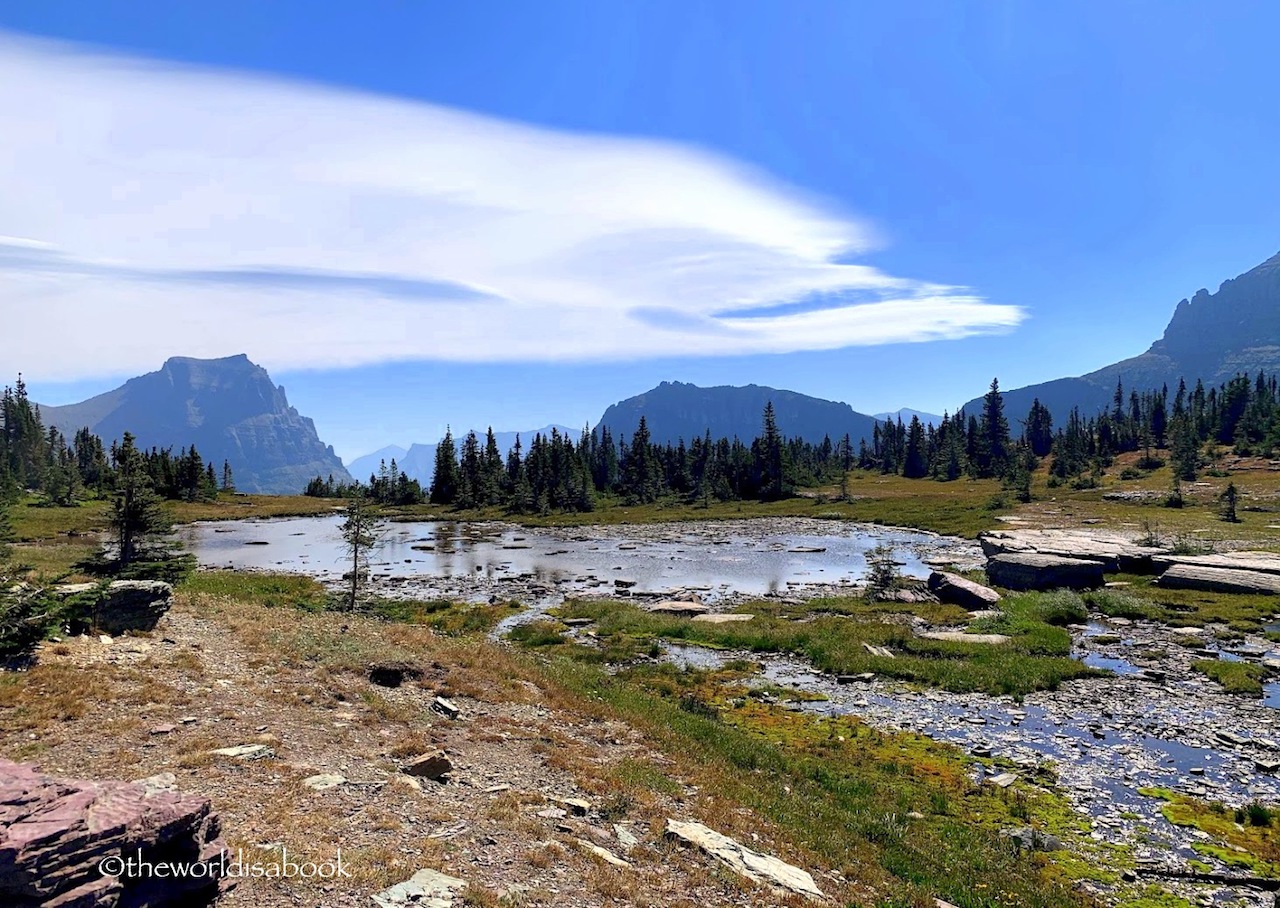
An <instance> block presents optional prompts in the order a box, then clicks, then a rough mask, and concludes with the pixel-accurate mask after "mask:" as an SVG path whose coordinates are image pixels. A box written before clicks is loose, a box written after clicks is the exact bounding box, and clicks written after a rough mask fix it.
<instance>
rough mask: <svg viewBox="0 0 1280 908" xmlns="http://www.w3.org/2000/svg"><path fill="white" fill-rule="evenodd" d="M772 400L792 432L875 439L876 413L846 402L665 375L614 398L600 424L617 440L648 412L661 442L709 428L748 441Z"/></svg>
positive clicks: (715, 434)
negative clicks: (646, 388) (641, 389)
mask: <svg viewBox="0 0 1280 908" xmlns="http://www.w3.org/2000/svg"><path fill="white" fill-rule="evenodd" d="M770 401H772V402H773V409H774V413H775V414H776V416H777V420H778V428H779V429H780V430H781V432H782V434H783V435H785V436H786V437H788V438H804V439H806V440H807V441H812V442H820V441H822V438H823V436H824V435H830V436H831V440H832V442H838V441H839V440H840V439H841V438H842V437H843V436H844V435H845V433H848V435H849V438H850V440H852V442H853V444H854V447H857V444H858V441H859V440H860V439H863V438H866V439H867V440H868V442H869V441H870V440H871V432H872V429H873V428H874V426H875V422H876V421H875V419H874V418H872V417H870V416H867V415H866V414H864V413H858V412H856V411H855V410H854V409H853V408H852V407H850V406H849V405H848V404H842V403H836V402H835V401H830V400H822V399H820V398H817V397H808V396H806V395H804V394H797V393H796V392H795V391H779V390H778V389H776V388H764V387H761V386H760V385H747V386H746V387H744V388H738V387H733V386H731V385H720V386H718V387H714V388H700V387H698V386H697V385H688V384H684V383H682V382H678V381H677V382H665V381H664V382H663V383H662V384H660V385H658V387H656V388H654V389H653V390H652V391H646V392H645V393H644V394H640V395H637V396H636V397H629V398H627V399H626V400H624V401H621V402H619V403H616V404H614V405H613V406H611V407H609V409H607V410H605V411H604V416H602V417H601V418H600V423H599V427H605V426H607V427H608V428H609V431H610V432H612V433H613V437H614V440H615V441H616V440H620V439H622V438H624V437H625V438H628V439H629V438H630V437H631V435H632V434H633V433H634V432H635V430H636V427H637V426H638V425H639V424H640V417H641V416H644V418H645V425H646V426H648V429H649V434H650V435H651V436H652V437H653V440H654V441H655V442H656V443H658V444H666V443H668V442H670V443H672V444H674V443H676V442H677V441H679V440H680V439H681V438H683V439H684V440H685V442H686V443H688V442H690V441H692V440H693V439H695V438H701V437H702V436H703V435H704V434H705V433H706V432H707V431H708V430H710V432H711V437H712V438H722V437H724V438H733V437H735V436H736V437H738V438H740V439H742V440H743V441H745V442H749V441H750V440H751V439H753V438H755V437H757V436H758V435H760V433H761V431H762V430H763V427H764V421H763V414H764V407H765V404H767V403H769V402H770Z"/></svg>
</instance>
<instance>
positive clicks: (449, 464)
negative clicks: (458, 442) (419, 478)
mask: <svg viewBox="0 0 1280 908" xmlns="http://www.w3.org/2000/svg"><path fill="white" fill-rule="evenodd" d="M457 500H458V449H457V447H456V446H455V445H454V442H453V433H452V432H451V431H450V430H449V428H448V427H445V432H444V438H443V439H441V441H440V445H439V446H438V447H437V448H436V468H435V473H434V474H433V476H432V478H431V503H432V504H453V503H455V502H456V501H457Z"/></svg>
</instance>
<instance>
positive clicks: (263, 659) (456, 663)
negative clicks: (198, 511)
mask: <svg viewBox="0 0 1280 908" xmlns="http://www.w3.org/2000/svg"><path fill="white" fill-rule="evenodd" d="M379 656H391V657H408V658H410V659H412V660H414V661H416V662H417V664H418V665H420V666H421V667H422V668H423V670H424V675H423V677H422V678H421V679H420V680H419V681H418V682H411V683H407V684H405V685H403V686H401V687H399V688H385V687H379V686H376V685H374V684H372V683H371V682H369V681H368V680H367V678H366V677H365V673H364V667H365V666H366V665H367V664H368V662H369V661H370V660H371V659H373V658H376V657H379ZM438 694H443V695H447V696H448V697H449V698H450V700H451V701H452V702H453V703H455V704H456V705H457V706H458V708H459V710H460V715H459V718H457V719H449V718H446V717H445V716H444V715H442V714H441V713H439V712H438V711H436V710H435V709H433V707H432V704H433V702H434V700H435V697H436V696H437V695H438ZM0 716H2V717H3V721H0V754H3V755H5V756H6V757H9V758H12V759H17V760H24V761H34V762H36V763H38V764H39V765H40V766H41V767H42V768H43V769H44V770H46V771H48V772H50V773H53V774H58V775H66V776H73V777H80V778H103V779H138V778H142V777H146V776H151V775H154V774H157V773H162V772H173V773H174V774H175V775H176V776H177V785H178V787H179V788H180V789H181V790H182V791H184V792H185V791H189V792H193V793H199V794H202V795H205V796H207V797H210V798H211V799H212V801H213V807H214V809H215V810H216V811H217V812H218V813H219V814H220V816H221V819H222V824H223V828H224V830H225V834H226V838H227V839H228V841H229V843H230V845H231V847H232V848H233V849H243V851H244V852H245V857H246V859H247V860H270V859H271V858H272V857H273V856H277V855H279V853H280V851H281V849H286V848H287V849H288V852H289V856H290V857H291V858H294V859H300V860H314V861H325V860H330V859H332V858H333V857H334V856H335V855H336V851H337V849H338V848H339V847H341V849H342V857H343V861H344V864H345V865H346V866H347V867H348V868H349V871H350V872H351V874H352V877H351V878H350V879H348V880H342V881H337V882H325V883H320V882H313V881H305V882H299V881H281V880H267V879H251V880H246V881H242V882H241V883H240V885H239V886H238V887H236V888H235V889H234V890H233V891H232V892H231V893H230V894H229V895H227V896H226V897H225V898H224V899H223V902H222V903H221V904H224V905H225V906H228V908H231V906H255V908H257V906H268V908H270V906H286V905H288V906H295V905H299V904H302V905H325V906H343V905H352V906H354V905H360V906H365V905H369V904H370V896H371V895H372V894H373V893H375V892H377V891H379V890H381V889H383V888H385V887H387V886H389V885H391V884H394V883H397V882H400V881H402V880H405V879H407V878H409V877H410V876H411V875H412V874H413V873H414V872H415V871H417V870H418V869H420V868H424V867H427V868H432V869H435V870H439V871H442V872H444V873H446V874H448V875H450V876H454V877H458V878H460V879H462V880H464V881H465V882H466V883H467V884H468V888H467V889H465V890H463V891H462V892H461V893H460V894H459V896H458V898H457V904H469V905H496V904H498V900H499V898H500V897H505V898H506V901H505V902H504V903H503V904H510V905H557V906H559V905H568V906H595V905H608V904H636V905H674V906H680V905H684V906H695V905H699V906H701V905H752V904H763V903H764V902H767V903H769V904H791V900H794V901H795V902H796V903H797V904H799V903H800V901H799V900H800V897H799V896H787V897H784V896H780V895H776V894H774V893H773V892H772V891H769V890H766V889H761V888H759V887H755V886H753V885H752V884H750V883H744V882H742V881H741V880H739V879H738V878H737V877H734V876H733V875H732V874H729V873H727V872H725V871H724V870H723V869H720V868H718V867H717V866H715V864H714V861H712V860H710V859H708V858H707V857H706V856H705V855H700V854H698V853H696V852H693V851H690V850H686V849H683V848H681V847H680V846H678V845H676V844H673V843H670V842H668V841H666V840H664V839H663V837H662V832H663V829H664V826H665V823H666V820H667V818H668V817H674V818H678V819H681V820H700V821H702V822H706V823H707V824H708V825H710V826H712V827H714V828H716V829H718V830H720V831H722V832H725V833H727V834H729V835H733V836H736V837H738V838H739V839H742V840H745V841H747V842H749V843H751V845H752V846H753V847H754V848H756V849H758V850H760V851H770V852H771V853H774V854H778V855H780V856H781V857H784V858H787V859H788V860H790V861H792V862H793V863H796V864H799V865H801V866H804V867H806V868H807V869H808V870H810V871H812V872H813V874H814V876H815V878H817V880H818V882H819V884H820V885H821V886H822V888H823V889H824V890H825V891H827V892H829V893H834V894H837V895H841V894H850V890H849V889H848V887H847V886H845V885H844V884H843V883H842V882H841V881H839V880H836V879H832V878H830V877H828V876H824V874H823V871H822V868H821V867H820V866H815V863H814V861H813V858H812V855H808V854H804V853H802V852H801V853H797V852H796V851H795V849H794V848H788V847H787V846H786V845H785V844H783V843H781V842H779V841H775V840H774V838H773V836H772V835H771V832H770V827H769V825H768V824H767V823H766V822H764V821H762V820H761V819H760V818H759V817H756V816H753V815H752V814H751V813H750V812H749V811H743V810H738V809H735V810H733V811H724V810H723V809H722V808H719V807H717V806H716V805H715V804H714V801H713V799H712V798H710V797H707V796H704V794H703V793H702V792H701V791H699V789H698V788H697V787H696V786H695V785H693V784H690V782H689V780H686V779H681V778H671V777H669V773H670V771H671V769H672V766H673V764H672V762H671V761H670V759H669V758H668V757H667V756H665V755H664V754H662V753H660V752H658V751H656V750H654V749H653V748H652V747H651V746H650V745H649V744H648V743H647V742H646V741H645V740H644V738H643V737H642V736H641V735H640V734H638V733H637V732H635V731H633V730H632V729H631V728H629V727H627V726H626V725H623V724H621V723H619V722H616V721H611V720H610V719H609V718H608V717H607V716H602V715H599V714H594V713H593V712H592V711H591V709H590V706H589V704H583V703H581V702H571V701H570V700H568V699H566V695H564V694H563V693H561V692H558V691H557V689H556V688H555V685H554V684H552V683H549V682H547V680H546V679H544V678H539V677H537V676H535V675H531V674H529V673H528V671H527V670H526V669H521V668H519V667H518V663H517V662H516V661H514V660H511V659H510V658H508V657H507V655H506V653H505V651H504V649H503V648H502V647H499V646H494V645H489V644H482V643H477V642H475V641H465V642H453V641H449V640H445V639H443V638H440V637H437V636H435V635H434V634H432V633H431V632H430V631H429V630H427V629H425V628H415V627H407V626H403V625H394V624H380V623H375V622H370V621H366V620H364V619H361V618H356V617H351V616H343V615H335V614H324V615H306V614H303V613H299V612H296V611H292V610H284V609H280V610H270V609H263V608H261V607H256V606H248V605H241V604H236V603H232V602H229V601H213V600H202V601H197V602H193V601H192V600H191V598H190V597H187V596H179V597H178V598H177V600H176V604H175V607H174V609H173V610H172V611H171V612H170V614H169V615H168V616H167V617H166V618H165V619H164V620H163V621H162V622H161V624H160V626H159V627H158V629H157V630H156V632H155V633H154V634H153V635H151V636H149V637H122V638H116V639H114V640H111V641H110V642H106V641H104V640H102V639H99V638H97V637H92V638H75V639H71V640H66V641H62V642H56V643H50V644H45V645H44V646H43V647H42V649H41V650H40V651H39V653H38V654H37V659H36V662H35V664H34V666H33V667H31V668H30V669H29V670H27V671H25V672H22V673H18V674H10V675H7V676H5V677H3V678H0ZM246 744H260V745H264V746H265V748H266V750H267V751H268V752H269V753H270V756H267V757H265V758H261V759H237V758H234V757H228V756H218V755H213V754H211V751H213V750H215V749H220V748H226V747H233V746H237V745H246ZM433 748H439V749H441V750H443V751H444V752H445V754H446V755H447V756H448V758H449V760H450V762H451V763H452V765H453V771H452V772H451V773H450V775H449V776H448V777H447V780H446V781H444V782H443V783H442V782H435V781H430V780H429V779H412V778H410V777H408V776H405V775H403V774H401V773H399V772H398V771H397V770H398V769H399V768H400V767H401V766H402V765H403V764H404V763H405V762H406V761H407V760H409V759H411V758H413V757H414V756H416V755H418V754H421V753H423V752H427V751H430V750H432V749H433ZM317 775H329V776H338V777H341V778H342V779H344V780H346V781H345V782H343V783H342V784H338V785H336V786H335V787H330V788H326V789H324V790H313V789H312V788H309V787H307V785H304V780H305V779H309V778H311V777H313V776H317ZM330 781H332V780H330ZM557 798H569V799H580V800H581V801H583V802H585V804H586V806H585V808H584V807H582V806H581V805H575V804H566V803H562V802H560V801H557V800H556V799H557ZM632 837H634V839H635V840H637V841H638V844H635V845H633V846H632V847H628V845H627V843H628V842H630V841H631V838H632ZM591 846H595V847H596V848H599V849H604V850H605V851H607V852H609V853H610V854H612V855H613V856H615V857H617V858H620V859H624V860H626V861H627V862H629V863H630V864H631V865H632V866H630V867H620V866H614V865H612V864H611V863H610V862H608V860H607V859H605V858H604V857H603V856H602V855H600V853H599V852H594V853H593V849H592V847H591ZM762 899H763V900H764V901H762Z"/></svg>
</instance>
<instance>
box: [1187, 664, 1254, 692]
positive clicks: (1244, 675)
mask: <svg viewBox="0 0 1280 908" xmlns="http://www.w3.org/2000/svg"><path fill="white" fill-rule="evenodd" d="M1191 668H1192V669H1194V670H1195V671H1198V672H1199V673H1200V674H1202V675H1205V676H1206V677H1209V678H1211V679H1213V680H1214V681H1217V682H1218V683H1219V684H1221V685H1222V689H1223V690H1225V691H1226V692H1227V693H1229V694H1239V695H1241V696H1243V697H1261V696H1262V679H1263V678H1265V677H1266V676H1267V670H1266V669H1265V668H1263V667H1262V666H1261V665H1254V664H1253V663H1252V662H1223V661H1219V660H1218V659H1197V660H1196V661H1195V662H1192V663H1191Z"/></svg>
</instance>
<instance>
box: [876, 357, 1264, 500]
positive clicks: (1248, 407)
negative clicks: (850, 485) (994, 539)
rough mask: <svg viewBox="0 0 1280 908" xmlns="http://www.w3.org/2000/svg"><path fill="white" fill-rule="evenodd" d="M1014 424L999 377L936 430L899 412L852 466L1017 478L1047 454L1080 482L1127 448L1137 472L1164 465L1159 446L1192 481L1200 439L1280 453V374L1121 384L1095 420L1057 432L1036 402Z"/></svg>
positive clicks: (1058, 469) (1069, 422) (1054, 469)
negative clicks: (1208, 383) (1153, 385)
mask: <svg viewBox="0 0 1280 908" xmlns="http://www.w3.org/2000/svg"><path fill="white" fill-rule="evenodd" d="M1018 425H1019V430H1018V432H1017V433H1016V435H1015V434H1014V433H1013V432H1012V431H1011V429H1010V426H1009V422H1008V419H1007V418H1006V417H1005V414H1004V403H1003V399H1002V397H1001V396H1000V386H999V382H998V381H992V383H991V387H990V389H989V390H988V392H987V394H986V396H985V397H984V398H983V402H982V407H981V412H980V413H976V414H966V413H965V411H964V410H963V409H961V410H960V411H959V412H958V413H956V414H955V415H944V416H943V417H942V421H941V424H940V425H938V426H936V427H935V426H924V425H922V424H921V422H920V420H919V419H918V418H916V417H912V419H911V422H910V424H908V425H905V426H904V425H903V422H902V420H901V418H899V419H898V421H897V422H896V423H885V424H882V425H878V426H877V427H876V429H875V431H874V433H873V435H872V439H871V443H870V444H869V445H868V444H866V443H865V442H864V443H863V444H862V445H860V446H859V450H858V457H857V463H858V466H859V467H860V468H862V469H865V470H879V471H880V472H882V473H899V474H901V475H903V476H907V477H909V478H924V477H931V478H934V479H941V480H952V479H959V478H960V477H961V476H971V477H978V478H989V477H995V478H1002V479H1006V480H1010V481H1012V482H1014V483H1015V484H1022V483H1024V482H1025V478H1026V475H1027V474H1028V472H1029V471H1030V470H1033V469H1035V466H1036V464H1037V462H1038V461H1039V460H1040V459H1042V458H1045V457H1052V461H1051V463H1050V476H1051V479H1050V481H1051V482H1061V481H1064V480H1077V481H1083V477H1085V476H1086V474H1090V475H1092V474H1096V473H1098V472H1100V471H1101V470H1103V469H1105V468H1106V467H1108V466H1110V465H1111V464H1112V462H1113V461H1114V459H1115V457H1116V455H1118V454H1123V453H1126V452H1132V451H1143V452H1144V456H1143V457H1142V458H1141V459H1140V460H1139V462H1138V466H1139V467H1140V468H1155V467H1158V466H1161V465H1163V463H1164V461H1163V459H1162V458H1160V457H1159V456H1157V454H1156V453H1155V452H1156V451H1157V450H1166V451H1167V452H1168V456H1169V458H1170V460H1171V461H1172V463H1173V467H1174V472H1175V474H1176V475H1177V476H1178V477H1179V478H1180V479H1183V480H1191V479H1195V478H1196V475H1197V473H1198V471H1199V470H1200V469H1201V468H1202V467H1203V466H1204V454H1203V452H1204V449H1205V446H1206V445H1222V446H1228V447H1230V448H1231V449H1232V450H1233V451H1234V452H1235V453H1237V454H1241V455H1249V454H1266V455H1270V454H1273V453H1275V452H1276V451H1277V450H1280V393H1278V392H1277V378H1276V376H1274V375H1272V376H1267V375H1266V374H1264V373H1261V372H1260V373H1258V375H1257V376H1255V377H1252V378H1251V377H1249V376H1247V375H1237V376H1236V377H1234V378H1232V379H1231V380H1229V381H1227V382H1224V383H1223V384H1221V385H1219V386H1218V387H1216V388H1208V389H1206V388H1205V386H1204V383H1203V382H1201V381H1197V382H1196V384H1195V387H1194V388H1193V389H1190V390H1188V388H1187V385H1186V383H1185V381H1183V382H1179V384H1178V388H1177V390H1176V391H1175V392H1174V393H1173V395H1172V399H1171V397H1170V393H1169V389H1168V387H1167V386H1165V387H1161V388H1160V389H1158V390H1151V391H1144V392H1138V391H1130V392H1128V393H1127V394H1126V392H1125V388H1124V385H1123V383H1122V382H1117V384H1116V391H1115V395H1114V397H1113V401H1112V406H1111V407H1110V408H1109V409H1108V410H1106V411H1104V412H1102V413H1099V414H1098V415H1096V416H1090V417H1084V416H1082V415H1081V413H1080V409H1079V408H1078V407H1074V408H1072V410H1071V412H1070V413H1069V414H1068V416H1067V419H1066V421H1065V422H1064V423H1063V424H1062V425H1060V426H1058V427H1057V428H1056V429H1055V428H1054V418H1053V414H1052V413H1050V412H1049V410H1048V408H1047V407H1045V406H1044V405H1043V404H1042V403H1040V401H1039V399H1036V400H1035V401H1033V402H1032V404H1031V408H1030V410H1029V411H1028V413H1027V416H1026V418H1025V419H1023V420H1021V421H1019V424H1018Z"/></svg>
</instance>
